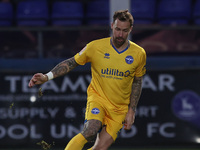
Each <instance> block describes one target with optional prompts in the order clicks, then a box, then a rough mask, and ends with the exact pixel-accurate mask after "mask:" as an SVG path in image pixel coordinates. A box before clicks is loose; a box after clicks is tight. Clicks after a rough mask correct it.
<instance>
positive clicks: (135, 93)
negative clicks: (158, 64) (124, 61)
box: [129, 77, 142, 112]
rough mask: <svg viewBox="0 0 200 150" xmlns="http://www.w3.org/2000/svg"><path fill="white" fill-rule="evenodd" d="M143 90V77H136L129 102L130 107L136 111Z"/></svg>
mask: <svg viewBox="0 0 200 150" xmlns="http://www.w3.org/2000/svg"><path fill="white" fill-rule="evenodd" d="M141 92H142V77H135V79H134V81H133V86H132V93H131V97H130V104H129V108H130V109H132V110H133V111H134V112H135V111H136V108H137V104H138V102H139V99H140V95H141Z"/></svg>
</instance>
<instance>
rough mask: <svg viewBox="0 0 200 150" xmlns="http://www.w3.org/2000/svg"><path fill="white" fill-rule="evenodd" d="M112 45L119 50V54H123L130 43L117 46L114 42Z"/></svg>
mask: <svg viewBox="0 0 200 150" xmlns="http://www.w3.org/2000/svg"><path fill="white" fill-rule="evenodd" d="M112 44H113V45H114V47H115V48H116V49H117V51H118V52H121V51H123V50H124V49H126V48H127V46H128V45H129V42H128V40H126V41H125V42H124V44H123V45H117V44H115V43H114V42H113V40H112Z"/></svg>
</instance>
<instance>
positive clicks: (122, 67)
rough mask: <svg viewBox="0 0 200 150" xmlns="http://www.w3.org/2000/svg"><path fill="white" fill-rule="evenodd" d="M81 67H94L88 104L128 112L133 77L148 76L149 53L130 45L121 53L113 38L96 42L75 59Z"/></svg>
mask: <svg viewBox="0 0 200 150" xmlns="http://www.w3.org/2000/svg"><path fill="white" fill-rule="evenodd" d="M75 61H76V62H77V63H78V64H79V65H84V64H85V63H87V62H90V63H91V73H92V80H91V83H90V85H89V86H88V89H87V94H88V99H87V100H88V101H96V102H98V103H101V104H102V105H105V106H106V107H107V108H108V109H111V110H113V111H117V112H127V110H128V104H129V103H130V94H131V92H132V83H133V80H134V77H135V76H136V77H141V76H143V75H144V74H145V72H146V69H145V65H146V53H145V51H144V49H143V48H141V47H140V46H138V45H137V44H135V43H133V42H131V41H129V44H128V46H127V48H126V49H124V50H123V51H121V52H119V51H118V50H117V49H116V48H115V46H114V45H113V44H112V40H111V37H109V38H103V39H99V40H94V41H92V42H90V43H89V44H87V45H86V46H85V47H84V48H83V49H82V50H81V51H80V52H79V53H77V54H76V55H75Z"/></svg>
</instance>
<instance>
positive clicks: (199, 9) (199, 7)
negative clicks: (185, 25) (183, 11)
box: [193, 0, 200, 25]
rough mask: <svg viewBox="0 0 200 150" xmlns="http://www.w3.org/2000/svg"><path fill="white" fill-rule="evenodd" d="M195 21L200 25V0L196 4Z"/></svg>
mask: <svg viewBox="0 0 200 150" xmlns="http://www.w3.org/2000/svg"><path fill="white" fill-rule="evenodd" d="M193 21H194V23H195V24H197V25H200V0H197V1H196V3H195V4H194V11H193Z"/></svg>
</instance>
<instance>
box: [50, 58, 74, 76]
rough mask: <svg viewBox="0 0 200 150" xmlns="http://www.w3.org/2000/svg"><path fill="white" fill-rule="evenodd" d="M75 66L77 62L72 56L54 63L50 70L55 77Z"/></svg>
mask: <svg viewBox="0 0 200 150" xmlns="http://www.w3.org/2000/svg"><path fill="white" fill-rule="evenodd" d="M77 66H78V64H77V63H76V61H75V59H74V57H72V58H69V59H67V60H64V61H62V62H61V63H59V64H58V65H56V66H55V67H54V68H53V69H52V70H51V72H52V73H53V76H54V78H56V77H59V76H63V75H65V74H67V73H68V72H70V71H71V70H72V69H74V68H75V67H77Z"/></svg>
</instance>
